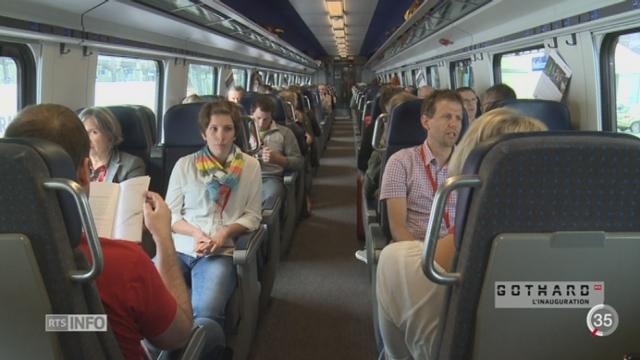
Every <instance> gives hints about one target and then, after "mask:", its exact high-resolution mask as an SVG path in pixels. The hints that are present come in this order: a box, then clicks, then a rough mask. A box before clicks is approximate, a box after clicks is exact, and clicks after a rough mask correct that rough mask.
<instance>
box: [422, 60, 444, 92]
mask: <svg viewBox="0 0 640 360" xmlns="http://www.w3.org/2000/svg"><path fill="white" fill-rule="evenodd" d="M424 69H425V71H426V74H427V85H429V86H431V87H432V88H434V89H439V88H440V73H438V65H437V64H434V65H429V66H427V67H425V68H424ZM432 69H433V70H434V72H435V73H436V74H437V75H438V84H435V83H434V81H433V76H432V73H431V70H432Z"/></svg>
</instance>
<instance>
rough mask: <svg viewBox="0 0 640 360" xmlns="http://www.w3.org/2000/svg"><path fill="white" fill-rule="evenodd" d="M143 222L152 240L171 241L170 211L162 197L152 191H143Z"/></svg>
mask: <svg viewBox="0 0 640 360" xmlns="http://www.w3.org/2000/svg"><path fill="white" fill-rule="evenodd" d="M142 212H143V215H144V224H145V225H146V227H147V229H149V232H150V233H151V235H153V239H154V241H156V243H157V242H158V241H166V240H169V241H171V212H170V211H169V207H168V206H167V203H165V202H164V200H163V199H162V197H161V196H160V195H158V194H157V193H154V192H152V191H147V192H146V193H145V200H144V204H143V206H142Z"/></svg>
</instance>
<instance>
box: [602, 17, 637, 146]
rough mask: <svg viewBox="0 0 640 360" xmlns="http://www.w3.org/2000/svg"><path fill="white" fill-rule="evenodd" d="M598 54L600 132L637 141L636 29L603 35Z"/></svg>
mask: <svg viewBox="0 0 640 360" xmlns="http://www.w3.org/2000/svg"><path fill="white" fill-rule="evenodd" d="M600 54H601V55H600V70H601V71H600V73H601V76H602V110H603V114H602V121H603V124H602V127H603V130H606V131H619V132H625V133H631V134H633V135H635V136H638V137H640V66H639V65H638V64H640V29H633V30H626V31H620V32H616V33H611V34H607V35H606V36H605V37H604V40H603V42H602V50H601V51H600Z"/></svg>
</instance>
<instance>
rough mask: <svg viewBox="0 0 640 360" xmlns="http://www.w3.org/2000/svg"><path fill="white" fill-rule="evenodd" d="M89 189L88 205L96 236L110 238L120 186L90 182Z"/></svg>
mask: <svg viewBox="0 0 640 360" xmlns="http://www.w3.org/2000/svg"><path fill="white" fill-rule="evenodd" d="M89 189H90V190H89V205H90V206H91V213H92V214H93V222H94V223H95V224H96V228H97V230H98V236H100V237H106V238H110V237H111V234H112V233H113V224H114V221H113V219H114V216H115V214H116V210H117V207H118V195H119V193H120V186H118V184H114V183H106V182H92V183H91V185H90V188H89Z"/></svg>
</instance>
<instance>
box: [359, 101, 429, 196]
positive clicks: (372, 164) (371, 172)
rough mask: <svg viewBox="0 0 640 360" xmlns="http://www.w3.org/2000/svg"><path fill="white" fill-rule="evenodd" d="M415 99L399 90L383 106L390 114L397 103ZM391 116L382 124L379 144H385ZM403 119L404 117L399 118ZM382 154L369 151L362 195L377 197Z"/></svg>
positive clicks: (381, 152)
mask: <svg viewBox="0 0 640 360" xmlns="http://www.w3.org/2000/svg"><path fill="white" fill-rule="evenodd" d="M414 99H417V97H415V96H414V95H411V94H409V93H407V92H400V93H398V94H396V95H394V96H393V97H392V98H391V100H389V102H388V103H387V105H386V107H385V112H386V113H387V114H391V111H392V110H393V109H394V108H395V107H396V106H398V105H400V104H402V103H403V102H405V101H409V100H414ZM390 120H391V118H387V123H386V124H385V126H384V129H383V133H382V135H381V139H382V140H381V142H382V143H381V145H383V146H384V145H385V142H386V139H387V128H388V126H389V121H390ZM399 120H400V121H403V120H404V119H399ZM416 120H417V119H416ZM383 156H384V152H383V151H373V153H371V157H369V161H368V163H367V172H366V173H365V174H364V182H363V187H364V195H365V196H366V197H367V198H369V199H373V198H377V197H378V188H379V187H380V170H381V169H380V167H381V165H382V157H383Z"/></svg>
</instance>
